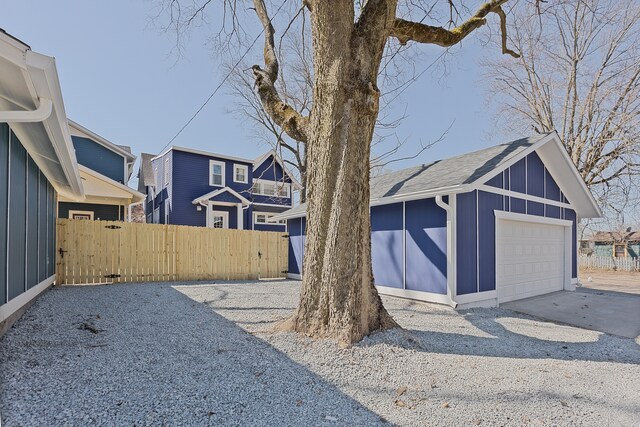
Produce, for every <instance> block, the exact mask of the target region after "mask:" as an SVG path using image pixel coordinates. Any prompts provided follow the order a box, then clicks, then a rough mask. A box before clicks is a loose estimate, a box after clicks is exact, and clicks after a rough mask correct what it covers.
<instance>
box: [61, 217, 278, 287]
mask: <svg viewBox="0 0 640 427" xmlns="http://www.w3.org/2000/svg"><path fill="white" fill-rule="evenodd" d="M114 227H119V228H114ZM56 233H57V242H58V248H56V249H57V250H56V280H57V282H58V283H60V284H84V283H109V282H114V283H119V282H152V281H157V282H160V281H188V280H229V279H240V280H244V279H258V278H266V277H283V276H284V273H283V271H285V270H286V268H287V257H286V255H284V256H283V254H286V253H287V250H288V249H287V248H288V246H287V245H288V243H287V239H286V238H283V237H282V236H283V235H282V233H280V232H269V231H250V230H228V229H212V228H202V227H185V226H176V225H159V224H136V223H126V222H110V221H83V220H71V219H58V220H57V228H56ZM60 250H62V252H60ZM258 253H260V256H258ZM110 275H115V276H113V277H110ZM117 275H120V276H119V277H118V276H117Z"/></svg>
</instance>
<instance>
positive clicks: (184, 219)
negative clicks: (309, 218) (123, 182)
mask: <svg viewBox="0 0 640 427" xmlns="http://www.w3.org/2000/svg"><path fill="white" fill-rule="evenodd" d="M141 157H142V160H141V165H140V171H139V173H138V177H139V184H138V189H139V191H142V192H144V193H146V194H147V198H146V203H145V213H146V215H147V222H148V223H155V224H175V225H190V226H199V227H211V228H231V229H241V230H262V231H285V230H286V224H285V223H284V221H282V222H280V223H271V222H270V221H269V220H270V218H271V217H272V216H274V215H275V214H278V213H280V212H284V211H285V210H287V209H290V208H291V207H292V206H293V192H294V191H296V190H299V189H300V184H299V183H298V182H297V181H296V179H295V178H294V177H293V176H292V174H291V173H289V172H288V171H287V169H286V167H285V166H284V164H283V162H282V160H281V159H280V158H279V156H278V155H277V154H276V152H275V151H273V150H271V151H269V152H267V153H265V154H264V155H262V156H260V157H259V158H257V159H255V160H250V159H243V158H239V157H231V156H224V155H220V154H214V153H209V152H205V151H200V150H194V149H190V148H184V147H175V146H173V147H170V148H169V149H167V150H166V151H164V152H163V153H161V154H160V155H158V156H155V157H153V156H152V155H149V154H146V153H143V154H142V156H141Z"/></svg>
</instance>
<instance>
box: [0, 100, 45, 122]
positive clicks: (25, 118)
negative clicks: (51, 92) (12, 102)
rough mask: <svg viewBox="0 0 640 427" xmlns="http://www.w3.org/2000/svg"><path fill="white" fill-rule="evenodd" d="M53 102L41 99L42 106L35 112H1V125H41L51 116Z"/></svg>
mask: <svg viewBox="0 0 640 427" xmlns="http://www.w3.org/2000/svg"><path fill="white" fill-rule="evenodd" d="M52 112H53V102H51V100H50V99H47V98H40V105H38V108H36V109H35V110H17V111H0V123H39V122H43V121H45V120H46V119H48V118H49V116H51V113H52Z"/></svg>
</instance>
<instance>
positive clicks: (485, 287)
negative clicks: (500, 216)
mask: <svg viewBox="0 0 640 427" xmlns="http://www.w3.org/2000/svg"><path fill="white" fill-rule="evenodd" d="M486 184H487V185H488V186H491V187H495V188H499V189H504V190H510V191H513V192H516V193H522V194H523V195H525V194H526V195H529V196H536V197H540V198H543V199H548V200H553V201H556V202H566V198H565V196H564V195H563V194H562V192H561V191H560V188H559V187H558V184H557V183H556V182H555V180H554V179H553V177H552V176H551V174H550V173H549V171H548V170H547V169H546V168H545V166H544V164H543V162H542V160H541V159H540V157H539V156H538V155H537V154H536V153H535V152H533V153H531V154H529V155H528V156H527V157H525V158H523V159H522V160H520V161H518V162H517V163H515V164H513V165H512V166H511V167H510V168H508V169H506V170H505V171H503V172H501V173H500V174H498V175H497V176H495V177H494V178H492V179H491V180H489V181H488V182H487V183H486ZM456 203H457V207H456V211H457V221H456V222H457V240H456V250H457V270H456V272H457V294H458V295H465V294H471V293H476V292H484V291H492V290H495V289H496V271H495V268H496V259H495V254H496V240H495V236H496V230H495V224H496V223H495V213H494V212H495V211H505V212H514V213H520V214H527V215H536V216H542V217H547V218H555V219H565V220H569V221H572V223H573V226H572V251H571V253H572V259H571V277H572V278H576V277H577V259H576V244H577V243H576V242H577V241H576V232H577V228H576V222H577V218H576V213H575V211H574V210H572V209H568V208H561V207H558V206H554V205H549V204H546V203H540V202H534V201H530V200H524V199H520V198H517V197H509V196H503V195H500V194H495V193H491V192H487V191H481V190H477V191H473V192H470V193H464V194H458V195H457V199H456Z"/></svg>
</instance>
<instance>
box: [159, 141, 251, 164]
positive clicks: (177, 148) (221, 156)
mask: <svg viewBox="0 0 640 427" xmlns="http://www.w3.org/2000/svg"><path fill="white" fill-rule="evenodd" d="M172 150H173V151H183V152H185V153H191V154H200V155H203V156H207V157H215V158H217V159H222V160H231V161H233V162H241V163H247V164H249V165H253V160H249V159H243V158H241V157H233V156H227V155H224V154H216V153H212V152H210V151H204V150H196V149H194V148H187V147H180V146H177V145H172V146H171V147H169V148H167V149H166V150H164V151H163V152H162V153H160V154H158V155H157V156H155V157H153V158H152V159H151V160H155V159H158V158H160V157H162V156H164V155H165V154H167V153H168V152H169V151H172Z"/></svg>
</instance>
